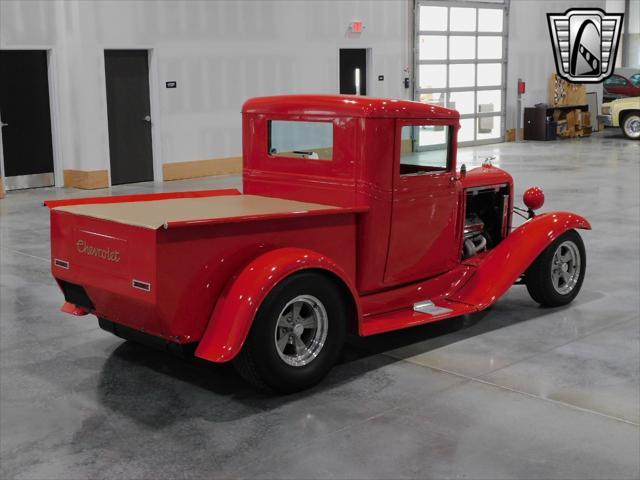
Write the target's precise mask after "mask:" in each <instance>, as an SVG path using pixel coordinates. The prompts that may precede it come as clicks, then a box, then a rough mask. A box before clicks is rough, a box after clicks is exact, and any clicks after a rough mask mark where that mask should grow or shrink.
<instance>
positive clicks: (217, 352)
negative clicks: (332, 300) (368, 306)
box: [195, 248, 358, 362]
mask: <svg viewBox="0 0 640 480" xmlns="http://www.w3.org/2000/svg"><path fill="white" fill-rule="evenodd" d="M307 269H320V270H324V271H327V272H330V273H332V274H334V275H335V276H337V277H338V278H340V279H341V280H342V282H343V283H344V284H345V285H346V286H347V287H348V288H349V290H350V291H351V294H352V296H353V298H354V301H355V303H356V308H358V307H357V296H356V292H355V289H354V288H353V285H352V283H351V281H350V280H349V277H348V275H347V274H346V273H345V272H344V271H343V269H342V268H341V267H340V266H339V265H338V264H337V263H336V262H335V261H333V260H331V259H330V258H328V257H326V256H325V255H322V254H320V253H317V252H313V251H311V250H305V249H301V248H280V249H276V250H272V251H270V252H267V253H264V254H262V255H260V256H259V257H257V258H256V259H255V260H253V261H252V262H251V263H250V264H249V265H247V266H246V267H245V268H244V269H242V271H240V272H239V273H238V274H237V275H236V276H234V277H233V278H232V279H231V281H230V282H229V283H228V284H227V286H226V288H225V289H224V291H223V292H222V295H220V298H219V299H218V302H217V303H216V306H215V308H214V310H213V313H212V315H211V318H210V319H209V323H208V325H207V329H206V330H205V332H204V335H203V336H202V339H201V340H200V343H199V344H198V347H197V348H196V351H195V355H196V357H199V358H203V359H205V360H209V361H211V362H228V361H230V360H232V359H233V358H234V357H235V356H236V355H237V354H238V353H239V352H240V349H241V348H242V345H243V344H244V341H245V340H246V338H247V335H248V334H249V330H250V329H251V325H252V324H253V319H254V318H255V315H256V313H257V311H258V308H259V307H260V305H261V304H262V301H263V300H264V299H265V297H266V296H267V295H268V294H269V292H270V291H271V289H272V288H273V287H274V286H276V285H277V284H278V282H280V281H281V280H283V279H284V278H285V277H288V276H289V275H291V274H292V273H295V272H297V271H300V270H307Z"/></svg>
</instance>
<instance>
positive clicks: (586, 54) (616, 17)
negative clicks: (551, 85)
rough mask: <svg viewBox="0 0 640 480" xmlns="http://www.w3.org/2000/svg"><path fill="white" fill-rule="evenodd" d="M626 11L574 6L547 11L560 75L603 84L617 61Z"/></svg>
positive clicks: (573, 80) (566, 78) (574, 80)
mask: <svg viewBox="0 0 640 480" xmlns="http://www.w3.org/2000/svg"><path fill="white" fill-rule="evenodd" d="M622 18H623V14H622V13H611V14H608V13H605V12H604V11H602V10H600V9H587V8H571V9H569V10H567V11H566V12H564V14H560V13H547V21H548V22H549V34H550V35H551V44H552V45H553V54H554V57H555V60H556V70H557V72H558V75H559V76H560V77H562V78H564V79H565V80H567V81H569V82H574V83H599V82H602V81H603V80H605V79H607V78H609V77H610V76H611V74H612V73H613V67H614V66H615V64H616V53H617V50H618V41H619V40H620V31H621V30H622Z"/></svg>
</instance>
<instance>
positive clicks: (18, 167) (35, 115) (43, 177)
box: [0, 50, 54, 190]
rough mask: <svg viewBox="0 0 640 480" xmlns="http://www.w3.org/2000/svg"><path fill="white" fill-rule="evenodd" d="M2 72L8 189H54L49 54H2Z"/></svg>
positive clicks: (0, 112)
mask: <svg viewBox="0 0 640 480" xmlns="http://www.w3.org/2000/svg"><path fill="white" fill-rule="evenodd" d="M0 71H1V72H2V74H1V75H0V121H1V122H2V123H1V125H2V150H3V159H4V175H5V186H6V188H7V190H15V189H18V188H32V187H46V186H50V185H53V183H54V177H53V147H52V142H51V140H52V139H51V110H50V106H49V79H48V75H47V52H46V51H45V50H1V51H0Z"/></svg>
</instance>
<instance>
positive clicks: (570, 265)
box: [551, 240, 580, 295]
mask: <svg viewBox="0 0 640 480" xmlns="http://www.w3.org/2000/svg"><path fill="white" fill-rule="evenodd" d="M579 278H580V250H578V246H577V245H576V244H575V243H573V242H572V241H569V240H567V241H566V242H562V243H561V244H560V245H559V246H558V248H557V249H556V251H555V253H554V254H553V260H552V262H551V282H552V284H553V288H554V289H555V291H556V292H558V293H559V294H560V295H568V294H569V293H571V291H572V290H573V289H574V288H575V286H576V284H577V283H578V279H579Z"/></svg>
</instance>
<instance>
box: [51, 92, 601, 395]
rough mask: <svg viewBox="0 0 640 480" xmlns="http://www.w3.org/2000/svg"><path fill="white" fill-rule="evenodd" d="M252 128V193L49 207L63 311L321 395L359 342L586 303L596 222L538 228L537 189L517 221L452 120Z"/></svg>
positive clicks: (278, 107)
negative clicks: (350, 340) (510, 304)
mask: <svg viewBox="0 0 640 480" xmlns="http://www.w3.org/2000/svg"><path fill="white" fill-rule="evenodd" d="M242 127H243V135H242V150H243V172H242V173H243V176H242V187H243V192H242V193H240V192H239V191H237V190H219V191H194V192H177V193H163V194H150V195H149V194H145V195H128V196H123V197H106V198H105V197H101V198H85V199H68V200H56V201H50V202H46V203H47V205H48V206H49V207H50V209H51V237H52V240H51V242H52V246H51V251H52V265H51V268H52V272H53V275H54V277H55V279H56V281H57V282H58V284H59V285H60V288H61V290H62V292H63V294H64V297H65V303H64V305H63V310H64V311H65V312H68V313H71V314H74V315H85V314H88V313H91V314H94V315H96V316H97V317H98V318H99V324H100V326H101V327H102V328H103V329H105V330H108V331H109V332H111V333H114V334H116V335H118V336H121V337H124V338H133V339H137V340H140V339H147V340H150V341H152V342H153V343H154V344H155V345H158V344H160V345H162V346H164V348H167V349H169V350H172V351H173V350H176V349H178V350H180V351H188V352H191V353H192V354H193V355H195V356H196V357H199V358H201V359H204V360H208V361H211V362H217V363H222V362H233V363H234V365H235V366H236V367H237V369H238V371H239V372H240V373H241V374H242V375H243V376H244V377H245V378H246V379H248V380H249V381H251V382H252V383H253V384H254V385H257V386H259V387H265V388H269V389H272V390H276V391H279V392H291V391H296V390H300V389H303V388H306V387H309V386H311V385H313V384H315V383H317V382H318V381H320V379H321V378H322V377H323V376H324V375H325V374H326V373H327V372H328V371H329V369H330V368H331V366H332V365H333V364H334V363H335V362H336V360H337V358H338V355H339V353H340V350H341V348H342V345H343V343H344V340H345V335H346V334H347V333H351V334H354V335H359V336H369V335H375V334H380V333H384V332H389V331H392V330H397V329H401V328H409V327H414V326H416V325H421V324H425V323H430V322H435V321H440V320H444V319H446V318H451V317H455V316H459V315H464V314H470V313H474V312H478V311H480V310H483V309H485V308H487V307H489V306H491V305H492V304H493V303H495V302H496V301H497V300H498V299H499V298H500V296H502V295H503V294H504V293H505V292H506V291H507V290H508V289H509V288H510V287H511V286H512V285H514V284H524V285H526V288H527V289H528V291H529V293H530V294H531V296H532V298H533V299H534V301H536V302H538V303H540V304H542V305H545V306H559V305H566V304H567V303H569V302H571V301H572V300H573V299H574V298H575V296H576V295H577V294H578V292H579V290H580V287H581V285H582V281H583V279H584V275H585V270H586V255H585V249H584V244H583V241H582V239H581V237H580V235H579V234H578V233H577V229H589V228H591V227H590V225H589V223H588V222H587V220H585V219H584V218H582V217H581V216H579V215H577V214H575V213H571V212H549V213H542V214H536V213H535V210H538V209H539V208H540V207H542V204H543V201H544V194H543V192H542V190H541V189H539V188H537V187H536V188H532V189H529V190H527V192H526V193H525V198H524V202H525V205H526V207H527V208H526V209H521V208H519V207H516V206H514V202H513V180H512V178H511V176H510V175H509V174H508V173H507V172H505V171H503V170H501V169H500V168H497V167H495V166H493V165H491V164H490V163H485V164H483V165H482V166H481V167H478V168H474V169H471V170H468V171H467V169H466V167H464V166H458V165H457V162H456V154H457V134H458V129H459V114H458V112H456V111H455V110H450V109H446V108H442V107H438V106H434V105H426V104H421V103H418V102H411V101H406V100H393V99H373V98H369V97H361V96H345V95H286V96H277V97H260V98H254V99H250V100H248V101H247V102H245V104H244V106H243V108H242ZM514 212H516V213H518V214H520V215H524V216H525V217H527V221H526V222H524V223H523V224H522V225H521V226H519V227H518V228H515V229H514V228H513V227H512V215H513V213H514Z"/></svg>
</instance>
